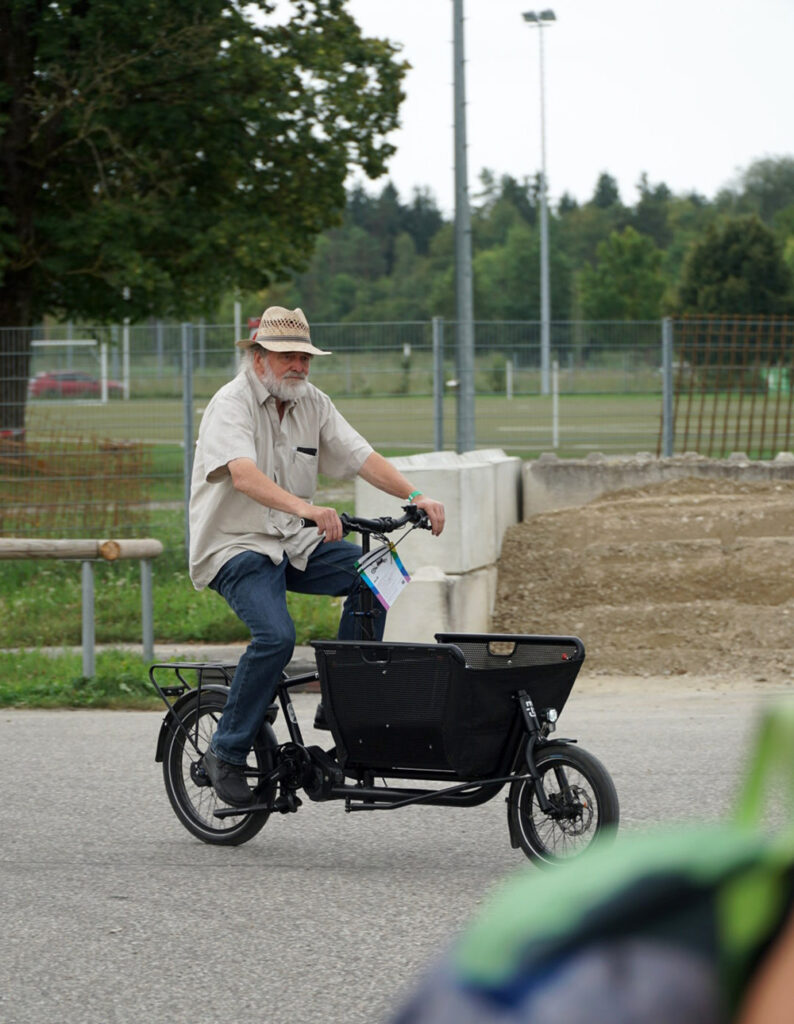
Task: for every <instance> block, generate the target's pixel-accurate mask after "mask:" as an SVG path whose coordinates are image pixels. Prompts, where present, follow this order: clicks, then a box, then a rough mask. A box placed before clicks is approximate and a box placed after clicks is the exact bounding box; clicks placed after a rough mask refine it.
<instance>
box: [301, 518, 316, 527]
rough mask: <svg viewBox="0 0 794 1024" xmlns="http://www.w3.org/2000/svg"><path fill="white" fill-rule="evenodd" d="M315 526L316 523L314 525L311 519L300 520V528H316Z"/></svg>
mask: <svg viewBox="0 0 794 1024" xmlns="http://www.w3.org/2000/svg"><path fill="white" fill-rule="evenodd" d="M316 525H317V523H315V521H314V520H313V519H303V518H301V526H316Z"/></svg>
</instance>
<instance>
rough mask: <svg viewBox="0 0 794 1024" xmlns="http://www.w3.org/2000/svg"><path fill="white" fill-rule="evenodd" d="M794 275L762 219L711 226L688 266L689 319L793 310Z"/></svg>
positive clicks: (684, 286) (685, 305)
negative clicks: (703, 315)
mask: <svg viewBox="0 0 794 1024" xmlns="http://www.w3.org/2000/svg"><path fill="white" fill-rule="evenodd" d="M791 286H792V279H791V272H790V270H789V268H788V266H787V265H786V262H785V260H784V258H783V253H782V250H781V246H780V244H779V242H778V241H777V239H776V238H775V235H774V233H773V232H772V231H771V230H770V229H769V228H768V227H766V226H765V225H764V224H763V223H762V222H761V221H760V220H759V218H758V217H757V216H755V215H754V214H751V215H749V216H745V217H731V218H728V219H726V220H724V221H722V222H720V223H717V224H712V225H710V226H709V227H708V228H707V229H706V231H705V233H704V235H703V237H702V238H701V239H700V240H699V241H698V242H696V243H695V244H694V245H693V247H692V249H691V250H690V252H689V255H688V256H687V259H686V260H685V262H684V266H683V270H682V275H681V286H680V290H679V299H680V306H681V309H682V311H683V312H686V313H707V314H719V313H722V314H725V313H730V314H743V315H746V314H754V313H755V314H775V313H784V312H789V311H790V310H791V308H792V297H791Z"/></svg>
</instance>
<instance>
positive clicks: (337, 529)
mask: <svg viewBox="0 0 794 1024" xmlns="http://www.w3.org/2000/svg"><path fill="white" fill-rule="evenodd" d="M301 518H302V519H311V520H312V522H314V523H315V525H316V526H317V532H318V533H323V534H325V536H324V537H323V543H328V541H332V540H341V539H342V520H341V519H340V518H339V514H338V512H337V511H336V509H335V508H327V507H325V506H324V505H307V506H306V511H305V512H304V513H303V515H302V516H301Z"/></svg>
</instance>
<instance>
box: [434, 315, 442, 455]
mask: <svg viewBox="0 0 794 1024" xmlns="http://www.w3.org/2000/svg"><path fill="white" fill-rule="evenodd" d="M443 447H444V321H443V319H442V318H441V317H440V316H434V317H433V450H434V451H437V452H440V451H441V450H442V449H443Z"/></svg>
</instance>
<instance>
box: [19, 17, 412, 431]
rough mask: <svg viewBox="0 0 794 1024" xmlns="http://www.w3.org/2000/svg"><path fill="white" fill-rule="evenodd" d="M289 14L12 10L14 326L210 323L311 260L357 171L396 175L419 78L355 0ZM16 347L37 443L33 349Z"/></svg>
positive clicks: (21, 384)
mask: <svg viewBox="0 0 794 1024" xmlns="http://www.w3.org/2000/svg"><path fill="white" fill-rule="evenodd" d="M274 7H275V5H274V4H273V3H272V2H269V0H256V2H255V3H251V4H245V5H239V4H237V3H235V2H234V0H191V2H190V3H182V2H177V0H125V2H124V3H123V4H121V3H107V2H104V0H73V2H67V0H48V2H45V0H5V3H3V4H2V5H0V58H1V62H2V66H3V68H4V76H3V80H2V83H0V274H2V281H1V282H0V325H12V326H16V325H25V324H29V323H31V322H32V321H34V320H35V319H38V318H39V317H40V316H42V315H43V314H44V313H47V312H51V311H52V312H57V313H59V314H61V315H65V316H82V317H87V318H95V319H100V320H103V319H104V320H109V319H121V318H122V317H123V316H129V317H130V318H132V319H133V320H135V319H141V318H143V317H145V316H147V315H150V314H152V313H157V314H159V315H164V314H167V313H172V314H174V315H183V316H184V315H191V316H192V315H195V314H196V313H197V312H199V311H202V310H204V309H208V308H210V307H211V306H212V305H213V304H214V303H215V302H216V300H217V298H218V297H219V296H220V295H221V294H222V293H223V292H224V291H228V290H229V289H230V288H233V287H241V288H244V289H254V290H256V289H261V288H262V287H263V286H264V285H266V284H267V283H268V282H269V281H272V280H276V279H278V278H280V277H285V276H286V275H288V273H289V272H290V271H292V270H294V269H295V268H300V267H301V266H302V265H303V264H304V263H305V261H306V259H307V258H308V256H309V254H310V253H311V249H312V245H313V242H314V239H315V238H316V236H317V235H318V234H319V233H320V232H321V231H322V230H323V229H324V228H326V227H328V226H329V225H330V224H332V223H333V222H334V221H335V220H336V219H338V212H339V211H340V210H341V209H342V208H343V207H344V204H345V192H344V182H345V179H346V177H347V174H348V172H349V170H350V169H351V168H352V167H354V166H358V167H360V168H361V169H362V170H363V172H364V173H365V174H367V175H368V176H370V177H377V176H378V175H380V174H381V173H382V172H383V170H384V165H385V160H386V158H387V157H388V156H389V155H390V154H391V152H393V147H392V146H390V145H389V144H388V143H386V142H385V139H384V136H385V134H386V133H388V132H389V131H390V130H391V129H393V128H394V127H395V126H396V123H397V111H398V107H399V103H400V101H401V99H402V93H401V89H400V83H401V79H402V75H403V74H404V70H405V65H404V64H402V63H399V62H397V61H396V60H395V56H394V55H395V48H394V47H393V46H392V45H391V44H390V43H388V42H386V41H383V40H376V39H367V38H365V37H363V36H362V34H361V32H360V30H359V28H358V26H357V25H356V23H355V22H354V20H353V19H352V17H351V16H350V15H349V13H348V12H347V10H346V7H345V0H290V2H289V3H288V4H283V5H282V11H284V12H285V13H286V14H287V17H286V18H283V17H282V18H281V19H280V20H279V22H278V23H276V22H275V20H274V19H273V18H272V17H270V16H271V15H272V14H273V11H274ZM255 16H257V19H258V22H259V23H257V21H255ZM125 289H129V291H128V293H127V294H128V296H129V298H128V299H127V300H126V301H125V298H124V295H125ZM5 337H6V347H5V348H4V349H0V406H2V407H3V408H4V409H5V410H6V415H5V416H4V419H5V420H6V421H9V420H10V423H9V424H8V425H10V426H12V427H21V426H22V424H23V421H24V401H25V381H26V379H27V368H28V366H29V351H28V350H27V348H26V347H25V346H26V344H27V339H26V338H25V336H24V335H22V336H21V337H22V339H23V343H22V344H21V343H20V337H14V336H13V335H11V334H10V333H8V332H6V334H5ZM12 344H13V346H14V348H16V349H19V348H20V347H21V349H22V351H21V353H19V358H15V357H14V356H13V354H12V353H11V351H10V346H11V345H12Z"/></svg>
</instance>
